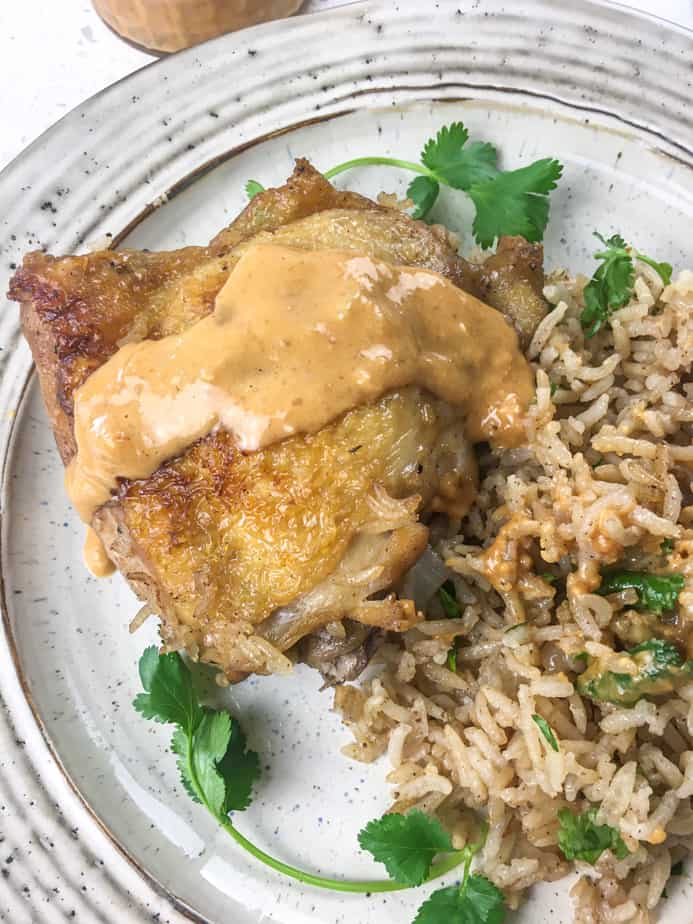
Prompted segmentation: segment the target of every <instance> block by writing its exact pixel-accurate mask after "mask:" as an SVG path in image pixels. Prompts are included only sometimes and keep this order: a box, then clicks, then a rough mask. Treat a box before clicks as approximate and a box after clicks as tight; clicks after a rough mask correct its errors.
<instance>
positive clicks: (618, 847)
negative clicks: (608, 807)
mask: <svg viewBox="0 0 693 924" xmlns="http://www.w3.org/2000/svg"><path fill="white" fill-rule="evenodd" d="M596 818H597V806H596V805H595V806H593V807H592V808H590V809H588V810H587V811H586V812H583V813H582V814H581V815H575V814H573V812H571V811H570V810H569V809H561V811H560V812H559V813H558V824H559V828H558V846H559V847H560V849H561V852H562V853H563V856H564V857H565V858H566V860H584V861H585V862H586V863H596V862H597V860H598V859H599V858H600V857H601V855H602V853H603V852H604V851H605V850H611V852H612V853H613V854H614V856H615V857H616V858H617V859H618V860H624V859H625V858H626V857H627V856H628V854H629V852H630V851H629V850H628V848H627V847H626V845H625V844H624V842H623V838H622V837H621V834H620V832H619V831H618V830H617V829H616V828H612V827H611V825H598V824H597V822H596Z"/></svg>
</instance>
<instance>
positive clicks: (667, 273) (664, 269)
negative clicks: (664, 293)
mask: <svg viewBox="0 0 693 924" xmlns="http://www.w3.org/2000/svg"><path fill="white" fill-rule="evenodd" d="M636 256H637V258H638V260H640V261H641V262H642V263H647V265H648V266H651V267H652V269H654V270H656V271H657V272H658V273H659V275H660V277H661V279H662V282H663V283H664V285H665V286H668V285H669V283H670V282H671V274H672V272H673V270H674V268H673V266H672V265H671V263H658V262H657V261H656V260H653V259H652V257H646V256H645V254H644V253H638V254H636Z"/></svg>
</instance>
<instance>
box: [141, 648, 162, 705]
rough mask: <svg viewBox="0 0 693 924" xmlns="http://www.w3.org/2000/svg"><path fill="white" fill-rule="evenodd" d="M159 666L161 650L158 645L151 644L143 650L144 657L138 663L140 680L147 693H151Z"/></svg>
mask: <svg viewBox="0 0 693 924" xmlns="http://www.w3.org/2000/svg"><path fill="white" fill-rule="evenodd" d="M158 666H159V650H158V648H157V647H156V645H150V646H149V648H145V649H144V651H143V652H142V657H141V658H140V661H139V664H138V670H139V674H140V680H141V681H142V686H143V687H144V689H145V690H146V691H147V693H149V691H150V690H151V688H152V681H153V680H154V674H155V673H156V669H157V667H158Z"/></svg>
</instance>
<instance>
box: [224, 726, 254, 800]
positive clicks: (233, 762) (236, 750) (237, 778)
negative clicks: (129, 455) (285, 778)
mask: <svg viewBox="0 0 693 924" xmlns="http://www.w3.org/2000/svg"><path fill="white" fill-rule="evenodd" d="M217 769H218V771H219V773H220V774H221V776H222V777H223V780H224V785H225V787H226V796H225V798H224V812H223V813H224V815H228V813H229V812H232V811H236V812H242V811H243V810H244V809H247V808H248V806H249V805H250V803H251V801H252V798H253V785H254V784H255V783H256V782H257V780H258V778H259V776H260V758H259V757H258V755H257V754H256V753H255V751H249V750H248V749H247V746H246V741H245V735H244V734H243V729H242V728H241V726H240V724H239V723H238V722H237V720H236V719H231V734H230V741H229V744H228V747H227V749H226V753H225V754H224V756H223V757H222V758H221V760H220V761H219V762H218V763H217Z"/></svg>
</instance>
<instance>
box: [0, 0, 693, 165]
mask: <svg viewBox="0 0 693 924" xmlns="http://www.w3.org/2000/svg"><path fill="white" fill-rule="evenodd" d="M343 2H344V0H307V2H306V3H305V4H304V7H303V9H304V10H305V11H306V12H314V11H315V10H320V9H326V8H327V7H331V6H340V5H341V4H342V3H343ZM514 2H515V4H516V9H517V8H521V6H522V0H514ZM556 2H557V3H561V2H569V0H556ZM629 5H631V6H634V7H638V8H639V9H643V10H647V11H648V12H651V13H654V14H656V15H658V16H662V17H664V18H666V19H670V20H672V21H674V22H678V23H680V24H682V25H686V26H688V27H689V28H692V29H693V0H633V2H632V3H630V4H629ZM151 60H153V58H152V56H151V55H148V54H146V53H145V52H142V51H138V50H137V49H135V48H132V47H130V46H129V45H127V44H126V43H125V42H122V41H120V40H119V39H118V38H117V37H116V36H115V35H114V34H113V33H112V32H111V31H110V30H109V29H107V28H106V26H105V25H104V24H103V22H102V21H101V20H100V19H99V17H98V16H97V15H96V13H95V12H94V10H93V8H92V5H91V3H90V0H17V2H15V0H0V88H1V89H0V99H2V103H3V130H2V132H0V169H1V168H2V167H4V166H5V165H6V164H7V163H9V162H10V161H11V160H12V159H13V158H14V157H16V156H17V155H18V154H19V153H20V151H21V150H22V148H24V147H26V145H27V144H29V143H30V142H31V141H33V139H34V138H36V137H37V135H39V134H40V133H41V132H42V131H44V130H45V129H46V128H48V126H49V125H51V124H52V123H53V122H55V121H57V120H58V119H59V118H60V117H61V116H63V115H64V114H65V113H66V112H68V111H69V110H70V109H72V108H73V107H74V106H76V105H77V104H78V103H80V102H82V100H84V99H86V98H87V97H89V96H91V95H92V94H93V93H96V92H97V91H98V90H101V89H102V88H103V87H106V86H108V85H109V84H111V83H113V82H114V81H115V80H118V79H119V78H121V77H124V76H125V75H126V74H129V73H131V72H132V71H135V70H137V69H138V68H140V67H142V66H143V65H144V64H147V63H148V62H149V61H151Z"/></svg>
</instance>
